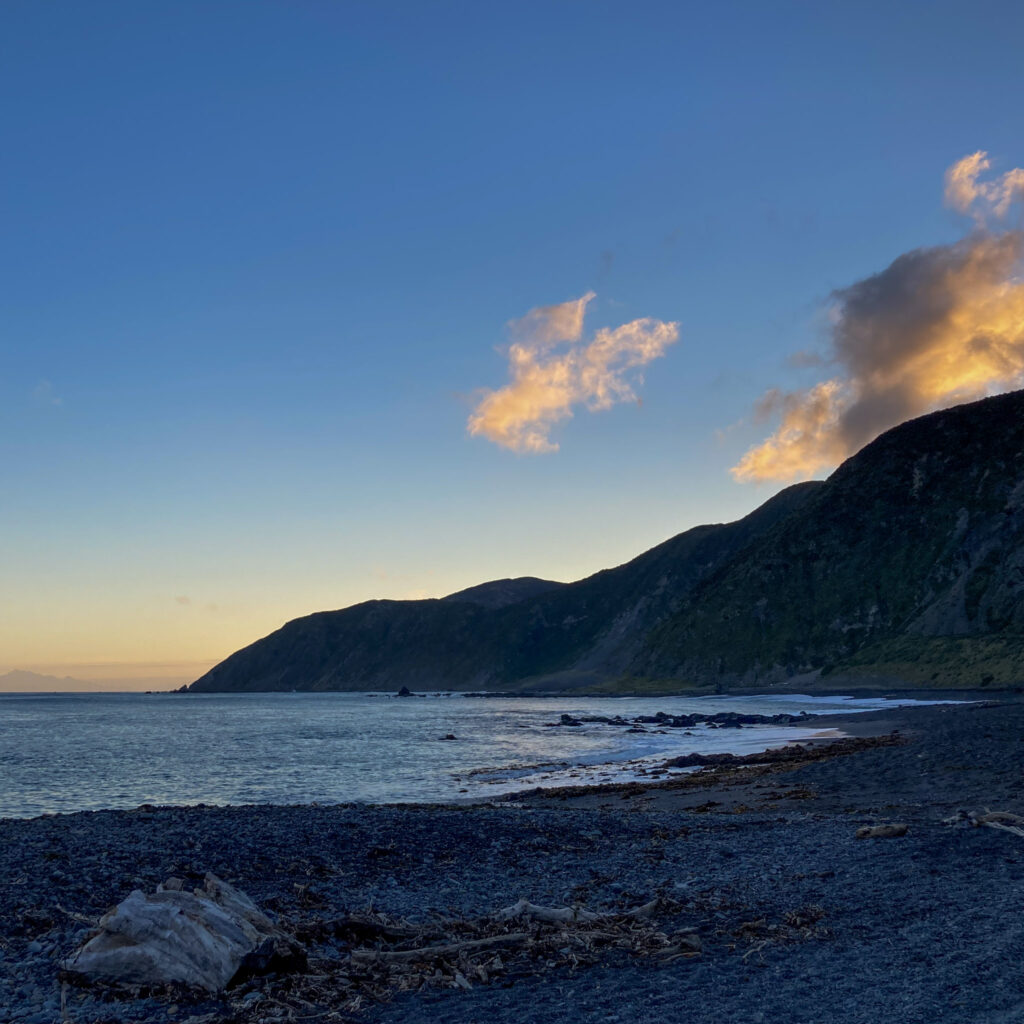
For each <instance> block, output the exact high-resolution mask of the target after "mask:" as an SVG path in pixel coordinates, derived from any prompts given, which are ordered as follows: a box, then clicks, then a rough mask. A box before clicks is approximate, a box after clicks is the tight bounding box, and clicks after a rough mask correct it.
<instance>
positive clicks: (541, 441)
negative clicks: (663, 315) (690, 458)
mask: <svg viewBox="0 0 1024 1024" xmlns="http://www.w3.org/2000/svg"><path fill="white" fill-rule="evenodd" d="M593 298H594V293H593V292H587V294H586V295H583V296H582V297H580V298H579V299H574V300H572V301H571V302H563V303H560V304H558V305H555V306H540V307H538V308H537V309H533V310H531V311H530V312H529V313H527V314H526V316H524V317H523V318H522V319H521V320H514V321H513V322H512V323H510V324H509V334H510V337H511V338H512V343H511V344H510V345H509V349H508V362H509V377H510V378H511V379H510V382H509V383H508V384H506V385H505V387H503V388H499V389H498V390H497V391H487V392H485V393H484V395H483V397H482V398H481V399H480V401H479V403H478V404H477V406H476V408H475V409H474V410H473V413H472V415H471V416H470V417H469V423H468V429H469V432H470V434H472V435H474V436H478V435H479V436H482V437H486V438H487V439H488V440H490V441H494V442H495V444H499V445H501V446H502V447H504V448H510V449H512V451H516V452H529V453H542V452H553V451H557V450H558V445H557V444H556V443H554V442H553V441H551V439H550V435H551V429H552V427H554V426H555V424H556V423H558V422H560V421H561V420H564V419H567V418H568V417H570V416H572V414H573V408H574V407H575V406H579V405H582V406H584V407H585V408H587V409H590V410H591V411H596V410H599V409H608V408H610V407H611V406H613V405H615V404H616V403H618V402H626V401H630V400H634V399H635V398H636V393H635V391H634V390H633V389H634V387H635V386H636V384H638V383H639V380H640V378H639V375H638V374H636V373H635V372H634V373H631V371H635V370H637V368H639V367H641V366H644V365H646V364H647V363H649V362H650V361H651V360H652V359H657V358H658V357H659V356H661V355H664V353H665V349H666V348H668V346H669V345H671V344H672V343H673V342H674V341H676V340H677V339H678V337H679V325H678V324H676V323H665V322H664V321H661V320H653V319H651V318H649V317H644V318H642V319H640V320H633V321H632V322H630V323H628V324H622V325H621V326H620V327H615V328H607V327H602V328H601V329H600V330H598V331H596V332H595V333H594V335H593V337H592V338H591V340H590V341H588V342H584V341H583V317H584V315H585V313H586V308H587V304H588V303H589V302H590V301H591V299H593Z"/></svg>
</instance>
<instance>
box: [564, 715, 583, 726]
mask: <svg viewBox="0 0 1024 1024" xmlns="http://www.w3.org/2000/svg"><path fill="white" fill-rule="evenodd" d="M559 723H560V724H561V725H582V724H583V723H582V722H581V721H580V720H579V719H578V718H573V717H572V715H562V717H561V718H560V719H559Z"/></svg>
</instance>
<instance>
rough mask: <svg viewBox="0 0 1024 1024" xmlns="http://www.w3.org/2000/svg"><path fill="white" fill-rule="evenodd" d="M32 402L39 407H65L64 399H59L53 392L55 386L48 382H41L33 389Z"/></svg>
mask: <svg viewBox="0 0 1024 1024" xmlns="http://www.w3.org/2000/svg"><path fill="white" fill-rule="evenodd" d="M32 401H34V402H35V403H36V404H37V405H63V404H64V399H63V398H59V397H58V396H57V395H56V394H54V391H53V385H52V384H51V383H50V382H49V381H48V380H41V381H40V382H39V383H38V384H37V385H36V386H35V387H34V388H33V389H32Z"/></svg>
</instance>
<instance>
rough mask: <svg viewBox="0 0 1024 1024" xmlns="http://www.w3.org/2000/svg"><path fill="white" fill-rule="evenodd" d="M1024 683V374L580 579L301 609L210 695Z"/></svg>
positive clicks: (198, 687)
mask: <svg viewBox="0 0 1024 1024" xmlns="http://www.w3.org/2000/svg"><path fill="white" fill-rule="evenodd" d="M1022 680H1024V391H1017V392H1013V393H1011V394H1005V395H1000V396H997V397H994V398H987V399H984V400H982V401H978V402H973V403H970V404H967V405H961V406H958V407H956V408H953V409H948V410H944V411H942V412H936V413H932V414H930V415H927V416H922V417H920V418H919V419H915V420H912V421H910V422H908V423H904V424H902V425H901V426H898V427H895V428H894V429H892V430H889V431H888V432H886V433H885V434H883V435H882V436H880V437H879V438H877V439H876V440H875V441H873V442H872V443H871V444H869V445H867V446H866V447H865V448H864V449H862V450H861V451H860V452H858V453H857V454H856V455H854V456H853V457H852V458H850V459H848V460H847V461H846V462H845V463H843V465H841V466H840V467H839V468H838V469H837V470H836V471H835V472H834V473H833V474H832V476H831V477H829V478H828V480H826V481H824V482H821V481H811V482H807V483H802V484H796V485H794V486H792V487H789V488H787V489H785V490H783V491H782V492H781V493H779V494H777V495H776V496H775V497H774V498H772V499H771V500H769V501H767V502H766V503H765V504H763V505H762V506H761V507H760V508H758V509H756V510H755V511H754V512H752V513H750V514H749V515H748V516H746V517H745V518H743V519H741V520H739V521H737V522H734V523H728V524H716V525H709V526H698V527H696V528H694V529H691V530H687V531H686V532H685V533H682V534H679V535H678V536H676V537H673V538H672V539H670V540H668V541H665V542H664V543H663V544H660V545H658V546H657V547H655V548H652V549H651V550H650V551H647V552H645V553H644V554H642V555H640V556H638V557H637V558H635V559H633V560H632V561H631V562H627V563H626V564H625V565H621V566H619V567H617V568H614V569H607V570H605V571H603V572H599V573H597V574H595V575H593V576H590V577H588V578H587V579H584V580H580V581H579V582H576V583H571V584H561V583H554V582H551V581H545V580H539V579H534V578H522V579H512V580H497V581H493V582H490V583H484V584H481V585H480V586H477V587H472V588H470V589H468V590H464V591H461V592H459V593H457V594H452V595H450V596H448V597H446V598H442V599H440V600H425V601H367V602H364V603H362V604H358V605H354V606H352V607H350V608H345V609H342V610H340V611H328V612H318V613H316V614H313V615H308V616H305V617H304V618H300V619H296V620H294V621H292V622H289V623H287V624H286V625H285V626H282V627H281V628H280V629H278V630H277V631H275V632H274V633H271V634H270V635H269V636H267V637H264V638H263V639H261V640H258V641H256V642H255V643H253V644H251V645H250V646H248V647H246V648H244V649H242V650H240V651H238V652H236V653H235V654H232V655H231V656H230V657H228V658H226V659H225V660H224V661H222V662H221V663H220V664H218V665H216V666H215V667H214V668H212V669H211V670H210V671H209V672H207V673H206V674H205V675H204V676H202V678H200V679H198V680H197V681H196V682H194V683H193V684H192V685H191V686H190V687H189V688H188V689H189V691H191V692H196V693H200V692H224V691H272V690H314V691H324V690H370V689H396V690H397V689H398V688H399V687H400V686H403V685H410V686H413V687H419V688H432V689H438V688H444V689H455V690H460V689H461V690H505V691H509V690H529V691H548V692H551V691H561V692H591V693H600V692H607V693H615V692H619V693H624V692H632V693H656V692H669V691H679V690H685V689H695V690H698V691H700V690H704V691H707V690H717V691H719V692H721V691H723V690H729V689H735V688H741V687H754V686H756V687H759V688H767V687H773V686H775V687H778V686H787V687H792V686H798V687H800V688H804V689H808V688H810V689H813V688H843V689H863V688H885V687H893V686H908V687H913V686H918V687H965V688H966V687H991V688H999V687H1006V686H1012V685H1016V684H1018V683H1020V682H1021V681H1022Z"/></svg>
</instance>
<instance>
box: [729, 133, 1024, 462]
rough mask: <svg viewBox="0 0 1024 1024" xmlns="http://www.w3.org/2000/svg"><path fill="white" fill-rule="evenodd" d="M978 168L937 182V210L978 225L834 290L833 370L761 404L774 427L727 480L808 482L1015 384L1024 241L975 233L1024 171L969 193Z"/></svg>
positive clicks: (1023, 303) (1019, 373)
mask: <svg viewBox="0 0 1024 1024" xmlns="http://www.w3.org/2000/svg"><path fill="white" fill-rule="evenodd" d="M987 168H988V161H987V160H986V158H985V154H984V153H975V154H973V155H972V156H969V157H965V158H964V159H963V160H961V161H960V162H959V163H958V164H956V165H955V166H954V167H953V168H951V169H950V171H949V173H948V174H947V176H946V197H947V201H948V202H949V203H950V205H951V206H954V207H955V208H957V209H959V210H962V211H964V212H968V211H970V212H974V213H975V214H976V215H979V216H982V218H983V219H982V220H981V221H979V227H978V229H977V230H975V231H974V232H972V233H971V234H969V235H968V236H967V237H966V238H964V239H962V240H961V241H959V242H956V243H954V244H952V245H942V246H936V247H934V248H930V249H915V250H913V251H911V252H908V253H904V254H903V255H902V256H900V257H899V258H897V259H896V260H894V261H893V263H891V264H890V265H889V266H888V267H886V269H885V270H883V271H881V272H880V273H878V274H875V275H873V276H872V277H869V278H865V279H864V280H862V281H858V282H857V283H856V284H853V285H851V286H850V287H849V288H844V289H842V290H841V291H837V292H835V293H834V295H833V300H834V306H833V309H832V314H833V316H832V328H831V333H832V339H831V340H832V360H831V361H832V362H833V363H834V364H835V365H837V366H838V367H839V368H840V369H841V372H840V373H839V374H837V375H835V376H834V377H833V378H832V379H830V380H827V381H824V382H823V383H820V384H817V385H815V386H814V387H812V388H809V389H807V390H804V391H796V392H790V393H782V392H778V391H771V392H769V393H768V395H766V396H765V398H764V399H762V402H761V404H760V408H759V412H760V413H761V414H762V415H765V414H767V415H769V416H772V415H778V416H779V417H780V423H779V427H778V429H777V430H776V431H775V433H774V434H773V435H772V436H771V437H769V438H768V439H767V440H766V441H764V442H763V443H762V444H760V445H758V446H756V447H755V448H752V449H751V450H750V451H749V452H747V454H746V455H744V456H743V458H742V459H741V460H740V462H739V463H738V464H737V465H736V466H734V467H733V469H732V475H733V476H734V477H735V478H736V479H737V480H740V481H759V480H793V479H799V478H806V477H810V476H813V475H815V474H817V473H819V472H821V471H822V470H825V469H831V468H832V467H834V466H836V465H837V464H838V463H839V462H841V461H842V460H843V459H844V458H846V457H847V456H849V455H851V454H852V453H853V452H855V451H857V450H858V449H859V448H861V447H862V446H863V445H865V444H867V443H868V442H869V441H871V440H873V439H874V438H875V437H877V436H878V435H879V434H880V433H881V432H882V431H884V430H887V429H888V428H889V427H892V426H895V425H896V424H897V423H901V422H903V421H904V420H906V419H909V418H911V417H913V416H918V415H921V414H922V413H925V412H929V411H931V410H934V409H940V408H945V407H948V406H950V405H955V404H956V403H958V402H963V401H969V400H971V399H974V398H981V397H983V396H985V395H987V394H993V393H996V392H999V391H1005V390H1007V389H1009V388H1013V387H1019V386H1021V385H1022V384H1024V276H1022V270H1024V266H1022V261H1024V232H1021V231H1018V230H1014V231H995V230H992V229H990V228H987V227H985V226H984V222H985V220H986V219H988V218H990V217H991V216H993V215H994V216H997V217H999V216H1005V214H1006V213H1007V212H1008V210H1009V206H1010V203H1011V202H1013V200H1014V199H1015V198H1018V197H1024V191H1021V185H1022V184H1024V172H1022V171H1019V170H1014V171H1010V172H1007V173H1006V174H1004V175H1003V176H1002V177H1001V178H999V179H998V180H997V181H996V182H995V183H994V184H991V185H984V184H979V183H978V180H977V179H978V175H979V174H980V173H981V172H982V171H984V170H986V169H987ZM983 207H984V208H986V213H985V214H984V215H982V214H981V213H980V210H981V208H983Z"/></svg>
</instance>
